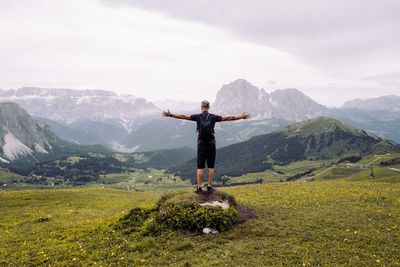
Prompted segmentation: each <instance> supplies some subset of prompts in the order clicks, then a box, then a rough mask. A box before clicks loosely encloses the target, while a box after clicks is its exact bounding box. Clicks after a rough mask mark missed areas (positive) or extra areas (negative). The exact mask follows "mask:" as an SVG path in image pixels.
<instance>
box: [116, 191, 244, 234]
mask: <svg viewBox="0 0 400 267" xmlns="http://www.w3.org/2000/svg"><path fill="white" fill-rule="evenodd" d="M215 203H217V204H221V205H223V204H225V205H226V206H224V208H223V207H221V206H218V205H213V204H215ZM235 205H236V201H235V199H234V197H233V196H231V195H228V194H226V193H224V192H220V191H214V192H213V193H212V194H204V195H201V196H200V197H199V196H197V195H194V194H193V193H189V192H187V191H180V192H173V193H172V192H171V193H166V194H164V195H162V196H161V198H160V199H159V200H158V201H157V203H156V204H155V205H154V206H150V207H137V208H134V209H132V210H130V211H129V212H128V213H127V214H126V215H125V216H123V217H122V218H121V219H120V220H119V221H118V223H117V225H116V229H118V230H122V231H123V232H124V233H126V234H129V233H133V232H137V233H141V234H143V235H157V234H160V233H161V232H163V231H165V230H167V229H171V230H184V231H191V232H201V231H202V230H203V229H204V228H206V227H208V228H213V229H216V230H218V231H220V232H223V231H226V230H229V229H230V228H231V227H232V226H233V225H234V224H235V223H236V221H237V217H238V212H237V211H236V209H235Z"/></svg>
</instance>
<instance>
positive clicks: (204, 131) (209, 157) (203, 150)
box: [162, 100, 250, 194]
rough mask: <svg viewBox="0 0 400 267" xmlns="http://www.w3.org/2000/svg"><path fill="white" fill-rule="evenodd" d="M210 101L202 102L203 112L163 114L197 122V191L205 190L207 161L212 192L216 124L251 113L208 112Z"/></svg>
mask: <svg viewBox="0 0 400 267" xmlns="http://www.w3.org/2000/svg"><path fill="white" fill-rule="evenodd" d="M209 109H210V103H209V102H208V101H207V100H204V101H202V102H201V113H200V114H193V115H184V114H172V113H171V112H170V111H169V109H168V111H164V112H163V113H162V115H163V116H166V117H172V118H176V119H183V120H190V121H196V122H197V132H198V134H199V135H198V139H197V189H196V193H197V194H200V193H202V192H203V190H202V189H201V183H202V182H203V177H204V168H205V165H206V161H207V168H208V185H207V192H211V191H212V190H213V189H212V179H213V177H214V163H215V151H216V148H215V136H214V126H215V123H216V122H220V121H233V120H240V119H248V118H250V114H247V113H245V112H243V114H242V115H240V116H219V115H214V114H210V113H208V110H209Z"/></svg>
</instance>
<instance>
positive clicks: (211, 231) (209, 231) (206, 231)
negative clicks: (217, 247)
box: [203, 227, 219, 234]
mask: <svg viewBox="0 0 400 267" xmlns="http://www.w3.org/2000/svg"><path fill="white" fill-rule="evenodd" d="M203 233H205V234H218V233H219V232H218V230H216V229H213V228H208V227H206V228H203Z"/></svg>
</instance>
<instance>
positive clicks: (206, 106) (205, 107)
mask: <svg viewBox="0 0 400 267" xmlns="http://www.w3.org/2000/svg"><path fill="white" fill-rule="evenodd" d="M209 108H210V102H208V101H207V100H203V101H201V112H204V111H208V110H209Z"/></svg>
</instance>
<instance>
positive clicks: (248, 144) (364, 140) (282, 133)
mask: <svg viewBox="0 0 400 267" xmlns="http://www.w3.org/2000/svg"><path fill="white" fill-rule="evenodd" d="M399 152H400V146H399V145H398V144H396V143H394V142H391V141H388V140H384V139H382V138H379V137H377V136H374V135H372V134H370V133H367V132H366V131H365V130H362V129H360V128H358V127H354V126H351V125H349V124H346V123H343V122H341V121H338V120H335V119H332V118H328V117H318V118H315V119H310V120H305V121H302V122H298V123H295V124H292V125H290V126H288V127H286V128H284V129H281V130H278V131H275V132H273V133H270V134H262V135H258V136H254V137H252V138H250V139H249V140H247V141H244V142H240V143H236V144H233V145H229V146H225V147H223V148H220V149H217V158H216V164H217V166H218V167H217V168H216V169H215V178H216V179H220V178H221V177H222V176H223V175H228V176H240V175H242V174H246V173H251V172H262V171H264V170H266V169H271V170H272V169H273V166H274V165H287V164H289V163H291V162H295V161H302V160H326V161H332V160H339V159H341V158H348V157H352V156H356V157H362V156H365V155H370V154H382V153H399ZM194 166H196V158H193V159H191V160H189V161H187V162H186V163H184V164H183V165H180V166H177V167H173V168H171V169H169V172H172V173H175V174H176V175H179V176H181V177H183V178H185V179H192V181H193V182H195V181H194V179H195V177H196V170H195V168H194Z"/></svg>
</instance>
